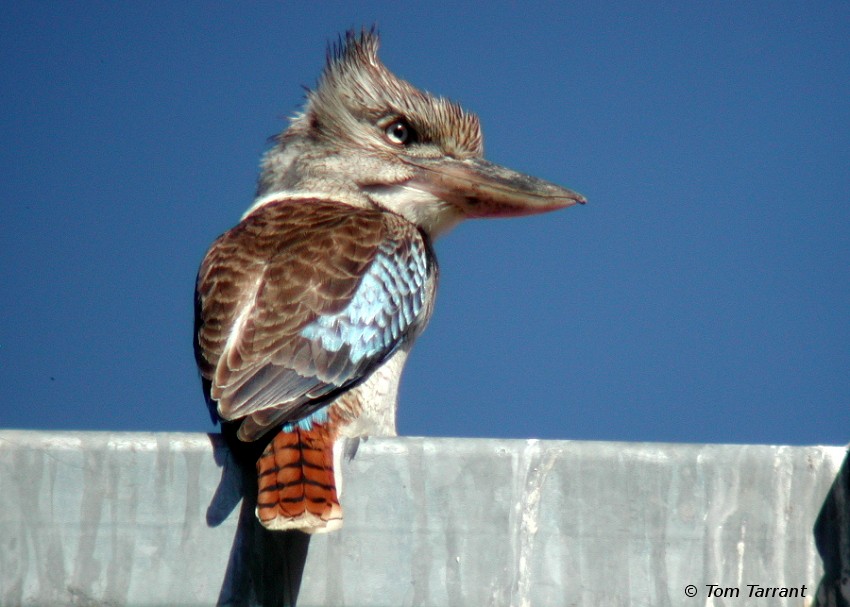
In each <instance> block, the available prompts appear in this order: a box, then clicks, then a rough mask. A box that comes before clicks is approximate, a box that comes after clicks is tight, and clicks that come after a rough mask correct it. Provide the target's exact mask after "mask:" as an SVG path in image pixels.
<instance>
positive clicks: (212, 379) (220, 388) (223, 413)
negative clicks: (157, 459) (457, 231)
mask: <svg viewBox="0 0 850 607" xmlns="http://www.w3.org/2000/svg"><path fill="white" fill-rule="evenodd" d="M431 261H432V260H431V252H430V248H429V246H428V244H427V243H426V242H425V241H424V239H423V238H422V236H421V235H420V234H419V232H418V230H416V228H415V227H414V226H412V225H411V224H409V223H408V222H406V221H405V220H403V219H401V218H400V217H398V216H396V215H392V214H389V213H383V212H380V211H377V210H366V209H356V208H354V207H349V206H346V205H336V204H332V203H328V202H324V201H319V200H305V201H296V202H293V201H282V202H276V203H271V204H269V205H266V206H264V207H261V208H260V209H258V210H257V211H255V212H254V213H252V214H251V215H249V216H248V217H247V218H246V219H245V220H243V221H242V223H240V224H239V225H238V226H236V227H235V228H233V229H232V230H230V231H229V232H227V233H225V234H224V235H222V236H221V237H220V238H219V239H218V240H217V241H216V242H215V243H214V244H213V246H212V247H211V248H210V251H209V252H208V253H207V256H206V258H205V259H204V261H203V263H202V264H201V269H200V271H199V273H198V280H197V288H196V302H197V305H196V327H197V331H196V344H195V345H196V357H197V360H198V366H199V368H200V370H201V375H202V376H203V377H204V378H205V379H206V380H207V382H208V387H209V394H208V396H209V399H210V400H211V401H213V402H214V403H217V410H218V415H219V416H220V417H221V418H222V419H225V420H233V419H238V418H241V417H245V416H247V415H252V416H254V417H255V418H256V419H257V420H259V421H263V420H265V422H267V423H271V422H274V423H280V422H281V421H289V420H297V419H300V418H302V417H304V416H306V415H309V414H310V413H311V412H312V411H314V410H315V409H316V408H317V407H319V406H321V404H322V402H323V401H322V399H323V398H326V397H327V396H328V395H329V394H332V393H334V392H335V391H338V390H340V389H341V388H344V387H345V386H348V385H351V384H352V383H354V382H356V381H359V380H360V379H361V378H362V377H364V376H365V375H366V374H368V372H370V371H371V370H372V369H373V368H374V367H375V366H376V365H377V364H380V362H382V361H383V360H384V359H385V358H386V356H388V355H389V354H390V353H392V351H394V349H395V348H396V347H397V346H398V345H399V344H400V343H401V342H402V341H403V340H404V339H406V338H407V337H408V336H409V335H410V334H411V333H412V332H415V331H418V330H419V329H420V328H421V327H422V326H424V324H425V323H426V322H427V316H428V315H429V312H430V306H428V305H425V303H426V301H430V298H431V297H432V296H433V293H431V292H429V288H430V287H429V286H428V285H430V283H429V281H428V280H427V276H428V274H429V273H430V272H432V271H433V269H432V268H431Z"/></svg>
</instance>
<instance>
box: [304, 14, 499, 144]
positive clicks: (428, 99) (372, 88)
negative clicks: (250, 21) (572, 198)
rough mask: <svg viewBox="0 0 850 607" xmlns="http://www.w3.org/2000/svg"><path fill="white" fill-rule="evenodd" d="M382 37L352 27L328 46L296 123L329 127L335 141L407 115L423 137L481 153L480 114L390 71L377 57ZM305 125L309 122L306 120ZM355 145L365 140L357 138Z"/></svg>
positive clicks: (371, 31)
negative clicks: (316, 79) (321, 66)
mask: <svg viewBox="0 0 850 607" xmlns="http://www.w3.org/2000/svg"><path fill="white" fill-rule="evenodd" d="M379 43H380V40H379V36H378V34H377V32H376V31H375V30H374V28H373V29H371V30H366V29H364V30H361V31H360V32H359V33H357V32H355V31H354V30H350V31H348V32H347V33H346V34H345V38H340V39H339V40H338V41H337V42H336V43H335V44H331V45H330V46H329V47H328V52H327V64H326V66H325V69H324V71H323V72H322V75H321V77H320V79H319V84H318V87H317V88H316V89H315V90H312V91H309V92H308V95H307V104H306V107H305V108H304V111H303V113H302V114H300V115H298V116H296V118H295V123H298V122H301V121H304V120H307V121H308V124H309V125H310V126H311V127H312V128H316V127H318V128H320V129H324V130H326V131H328V132H330V133H331V134H332V135H333V136H334V137H335V138H337V140H339V139H342V138H347V137H351V136H352V135H356V134H358V133H359V134H361V135H365V133H364V132H363V129H364V127H365V126H366V125H368V126H370V127H372V128H374V124H375V123H376V122H378V121H380V120H381V119H384V118H392V117H403V118H405V119H406V120H408V121H410V122H411V124H413V125H414V126H415V127H416V129H417V131H418V132H419V133H420V134H421V136H422V137H423V139H424V140H425V141H432V142H435V143H439V144H440V145H441V146H442V147H443V148H444V150H445V151H446V152H447V153H449V154H451V155H455V156H459V157H468V156H481V155H482V154H483V144H482V137H481V128H480V125H479V122H478V117H477V116H475V115H474V114H472V113H470V112H467V111H465V110H464V109H463V108H461V107H460V106H459V105H458V104H456V103H453V102H451V101H449V100H448V99H445V98H443V97H437V96H434V95H431V94H429V93H427V92H424V91H420V90H419V89H417V88H416V87H414V86H413V85H411V84H410V83H408V82H406V81H405V80H402V79H401V78H398V77H397V76H395V75H394V74H393V73H392V72H390V71H389V70H388V69H387V68H386V66H385V65H384V64H383V63H382V62H381V60H380V59H379V58H378V47H379ZM305 126H306V125H305ZM356 143H357V144H362V143H363V139H362V138H359V137H358V141H356Z"/></svg>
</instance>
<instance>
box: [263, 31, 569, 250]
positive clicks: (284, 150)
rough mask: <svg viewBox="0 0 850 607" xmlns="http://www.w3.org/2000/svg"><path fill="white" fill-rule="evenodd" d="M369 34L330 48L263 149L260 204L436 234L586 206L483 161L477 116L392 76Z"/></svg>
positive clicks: (556, 189)
mask: <svg viewBox="0 0 850 607" xmlns="http://www.w3.org/2000/svg"><path fill="white" fill-rule="evenodd" d="M378 42H379V41H378V35H377V34H376V33H375V32H374V31H365V30H364V31H362V32H360V34H356V33H355V32H348V33H347V34H346V37H345V40H344V41H343V40H340V42H339V43H338V44H337V45H334V46H332V47H331V48H330V49H329V51H328V60H327V65H326V67H325V70H324V72H323V73H322V76H321V78H320V80H319V85H318V87H317V88H316V89H315V90H312V91H309V92H308V94H307V102H306V104H305V106H304V108H303V110H302V111H301V112H300V113H299V114H297V115H296V116H295V117H294V118H293V119H292V121H291V124H290V126H289V128H288V129H286V130H285V131H284V132H283V133H281V134H280V135H279V136H278V137H277V139H276V145H275V146H274V147H273V148H272V149H271V150H270V151H269V152H268V153H267V154H266V156H265V158H264V161H263V171H262V174H261V176H260V182H259V187H258V201H260V200H263V199H268V198H269V197H270V196H273V195H274V194H277V193H281V192H285V193H287V194H296V193H299V192H304V193H309V194H321V195H325V196H334V197H337V198H338V199H340V200H342V201H345V202H347V203H349V204H355V205H357V206H379V207H382V208H385V209H387V210H390V211H393V212H395V213H398V214H400V215H402V216H404V217H405V218H407V219H408V220H409V221H411V222H413V223H414V224H416V225H418V226H420V227H421V228H422V229H424V230H425V231H426V232H428V233H429V235H430V236H431V237H436V236H438V235H439V234H440V233H442V232H444V231H445V230H447V229H448V228H450V227H452V226H453V225H455V224H456V223H457V222H458V221H460V220H462V219H465V218H473V217H514V216H520V215H532V214H536V213H544V212H546V211H551V210H555V209H560V208H563V207H567V206H570V205H573V204H576V203H582V204H583V203H584V202H585V199H584V197H582V196H581V195H580V194H577V193H575V192H573V191H571V190H568V189H565V188H562V187H560V186H557V185H555V184H552V183H549V182H546V181H543V180H541V179H537V178H535V177H531V176H529V175H524V174H522V173H518V172H516V171H512V170H510V169H507V168H504V167H501V166H498V165H495V164H493V163H490V162H488V161H487V160H484V158H483V143H482V136H481V127H480V125H479V122H478V117H477V116H475V115H474V114H472V113H470V112H467V111H465V110H464V109H463V108H461V107H460V106H459V105H457V104H455V103H452V102H451V101H449V100H447V99H444V98H442V97H435V96H432V95H430V94H428V93H426V92H423V91H420V90H419V89H417V88H415V87H413V86H412V85H411V84H409V83H408V82H406V81H404V80H402V79H400V78H398V77H396V76H395V75H393V74H392V73H391V72H390V71H389V70H388V69H387V68H386V67H385V66H384V64H383V63H381V61H380V60H379V59H378Z"/></svg>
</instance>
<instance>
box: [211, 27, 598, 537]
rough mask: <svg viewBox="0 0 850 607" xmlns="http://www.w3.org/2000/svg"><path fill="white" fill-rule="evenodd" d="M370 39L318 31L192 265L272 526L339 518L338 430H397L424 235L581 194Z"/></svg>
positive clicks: (430, 278)
mask: <svg viewBox="0 0 850 607" xmlns="http://www.w3.org/2000/svg"><path fill="white" fill-rule="evenodd" d="M377 51H378V36H377V34H376V33H375V32H374V31H363V32H361V33H359V34H357V33H354V32H349V33H348V34H347V35H346V37H345V40H344V41H343V40H341V41H340V42H339V44H337V45H334V46H332V47H331V49H330V50H329V52H328V60H327V65H326V67H325V69H324V72H323V73H322V76H321V78H320V80H319V83H318V86H317V88H316V89H315V90H312V91H309V92H308V94H307V100H306V103H305V105H304V108H303V109H302V111H301V112H300V113H298V114H297V115H295V116H294V117H293V118H292V119H291V124H290V125H289V128H287V129H286V130H285V131H284V132H283V133H281V134H280V135H279V136H278V137H277V138H276V140H275V143H274V146H273V147H272V149H271V150H270V151H269V152H268V153H266V155H265V157H264V159H263V162H262V172H261V175H260V178H259V185H258V189H257V195H256V199H255V200H254V203H253V204H252V205H251V207H250V208H249V209H248V211H247V212H246V213H245V214H244V216H243V217H242V220H241V221H240V222H239V224H238V225H236V227H234V228H233V229H231V230H230V231H228V232H226V233H225V234H223V235H222V236H221V237H219V238H218V240H216V241H215V242H214V243H213V245H212V247H211V248H210V250H209V251H208V252H207V254H206V257H205V258H204V260H203V262H202V264H201V267H200V270H199V272H198V277H197V283H196V292H195V301H196V306H195V309H196V319H195V328H196V331H195V353H196V358H197V363H198V367H199V368H200V372H201V376H202V378H203V383H204V388H205V391H206V396H207V400H208V403H209V404H210V406H211V408H212V409H213V411H214V414H215V415H217V417H218V418H219V419H220V420H221V421H222V423H223V424H224V425H225V426H228V427H230V428H236V427H238V431H236V436H237V437H238V438H239V439H241V440H242V441H256V440H257V439H259V438H260V437H262V436H264V435H266V434H267V433H274V438H273V439H272V440H271V441H270V442H269V443H268V446H267V447H266V448H265V450H264V451H263V453H262V455H261V456H260V458H259V460H258V462H257V472H258V475H259V480H258V483H259V493H258V497H257V510H256V513H257V517H258V518H259V520H260V521H261V522H262V524H263V525H265V526H266V527H268V528H270V529H300V530H302V531H305V532H307V533H315V532H324V531H330V530H333V529H337V528H339V527H340V526H341V525H342V509H341V507H340V505H339V500H338V497H337V491H336V481H335V478H334V461H335V460H334V450H333V446H334V441H335V440H336V439H337V438H339V437H359V436H364V435H368V434H372V435H395V413H396V399H397V395H398V385H399V379H400V377H401V371H402V367H403V366H404V362H405V359H406V358H407V355H408V352H409V351H410V348H411V346H412V345H413V342H414V340H415V339H416V338H417V336H418V335H419V334H420V333H421V332H422V330H423V329H424V328H425V325H427V324H428V319H429V318H430V316H431V311H432V309H433V307H434V296H435V293H436V290H437V274H438V270H437V259H436V257H435V256H434V250H433V248H432V242H433V240H434V239H436V238H437V237H438V236H439V235H441V234H443V233H444V232H446V231H447V230H449V229H450V228H451V227H452V226H454V225H455V224H457V223H458V222H459V221H461V220H463V219H468V218H478V217H515V216H520V215H531V214H535V213H545V212H547V211H552V210H555V209H560V208H563V207H568V206H570V205H573V204H576V203H584V202H585V200H584V198H583V197H582V196H581V195H579V194H577V193H575V192H573V191H571V190H567V189H564V188H562V187H559V186H557V185H554V184H551V183H548V182H546V181H542V180H540V179H537V178H534V177H530V176H528V175H523V174H521V173H517V172H514V171H511V170H509V169H506V168H504V167H501V166H498V165H495V164H492V163H490V162H488V161H486V160H484V158H483V157H482V138H481V129H480V127H479V124H478V118H477V117H476V116H475V115H474V114H471V113H469V112H467V111H465V110H463V109H462V108H461V107H460V106H459V105H457V104H455V103H452V102H451V101H448V100H446V99H444V98H442V97H435V96H432V95H430V94H428V93H426V92H423V91H420V90H418V89H416V88H414V87H413V86H411V85H410V84H409V83H407V82H405V81H404V80H401V79H399V78H397V77H396V76H395V75H393V74H392V73H391V72H390V71H389V70H388V69H387V68H386V67H385V66H384V65H383V64H382V63H381V61H380V60H379V59H378V56H377ZM338 454H339V451H338V452H337V455H338ZM338 468H339V465H338V462H337V469H338Z"/></svg>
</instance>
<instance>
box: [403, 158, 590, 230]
mask: <svg viewBox="0 0 850 607" xmlns="http://www.w3.org/2000/svg"><path fill="white" fill-rule="evenodd" d="M405 161H406V162H407V164H409V165H411V166H412V168H414V171H415V174H414V177H413V178H412V179H411V180H410V181H408V182H407V184H406V185H408V186H410V187H413V188H416V189H420V190H424V191H427V192H429V193H431V194H433V195H434V196H436V197H437V198H440V199H441V200H444V201H446V202H448V203H450V204H452V205H454V206H456V207H457V208H459V209H460V210H461V211H462V212H463V213H464V215H466V216H467V217H470V218H474V217H519V216H522V215H535V214H537V213H545V212H547V211H554V210H555V209H562V208H564V207H568V206H572V205H574V204H576V203H578V204H584V203H585V202H587V200H586V199H585V198H584V196H582V195H581V194H578V193H576V192H573V191H572V190H568V189H566V188H562V187H561V186H558V185H555V184H554V183H550V182H548V181H544V180H542V179H538V178H537V177H532V176H530V175H525V174H523V173H518V172H517V171H512V170H511V169H508V168H505V167H502V166H499V165H497V164H493V163H492V162H489V161H487V160H484V159H483V158H466V159H463V160H459V159H456V158H436V159H430V158H411V157H408V158H406V159H405Z"/></svg>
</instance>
